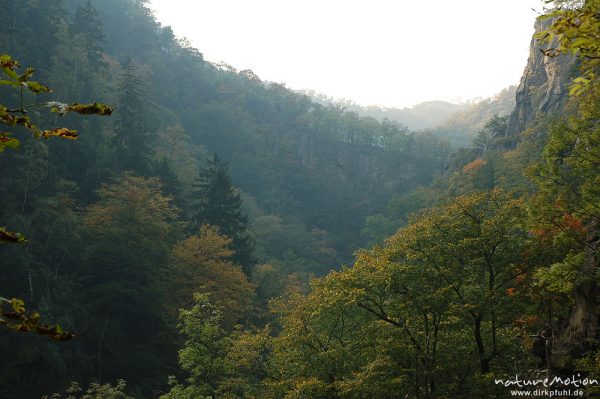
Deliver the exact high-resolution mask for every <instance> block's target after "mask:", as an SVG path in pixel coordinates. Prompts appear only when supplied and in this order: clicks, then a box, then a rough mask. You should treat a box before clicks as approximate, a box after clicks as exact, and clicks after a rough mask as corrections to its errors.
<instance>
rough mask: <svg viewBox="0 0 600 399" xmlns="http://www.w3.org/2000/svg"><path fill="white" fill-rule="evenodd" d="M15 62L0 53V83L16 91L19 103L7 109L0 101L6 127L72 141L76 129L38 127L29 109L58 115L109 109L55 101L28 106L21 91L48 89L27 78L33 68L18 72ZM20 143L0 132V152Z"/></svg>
mask: <svg viewBox="0 0 600 399" xmlns="http://www.w3.org/2000/svg"><path fill="white" fill-rule="evenodd" d="M20 67H21V66H20V64H19V62H18V61H16V60H14V59H12V57H10V56H9V55H6V54H2V55H0V85H4V86H12V87H14V88H15V89H17V90H19V106H18V107H16V108H9V107H8V106H6V105H3V104H0V123H1V124H4V125H8V126H13V127H16V126H19V127H23V128H25V129H27V130H29V131H30V132H31V133H32V134H33V137H34V138H36V139H37V138H40V137H44V138H49V137H53V136H55V137H62V138H66V139H70V140H76V139H77V138H78V137H79V133H78V132H77V130H71V129H68V128H66V127H58V128H53V129H47V130H45V129H41V128H39V127H38V126H37V125H36V124H35V123H33V122H32V121H31V118H29V116H27V114H28V112H29V110H30V109H33V108H39V107H44V108H50V111H51V112H55V113H57V114H59V115H61V116H64V115H66V114H68V113H69V112H76V113H78V114H83V115H111V114H112V108H111V107H109V106H108V105H106V104H101V103H93V104H79V103H73V104H65V103H61V102H58V101H48V102H36V103H32V104H28V105H24V102H23V98H24V92H25V90H28V91H29V92H31V93H33V94H34V95H37V94H44V93H51V92H52V89H50V88H49V87H48V86H45V85H43V84H41V83H39V82H36V81H32V80H31V78H32V77H33V74H34V72H35V70H34V69H33V68H26V69H25V72H24V73H22V74H19V73H18V72H17V71H18V70H19V69H20ZM19 146H20V142H19V140H18V139H16V138H14V137H12V134H11V133H9V132H0V152H3V151H4V150H5V149H6V148H12V149H15V150H16V149H18V148H19Z"/></svg>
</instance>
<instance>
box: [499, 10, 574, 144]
mask: <svg viewBox="0 0 600 399" xmlns="http://www.w3.org/2000/svg"><path fill="white" fill-rule="evenodd" d="M550 23H551V21H550V20H544V21H540V20H538V21H536V23H535V31H536V33H537V32H540V31H543V30H544V29H546V28H547V27H548V25H549V24H550ZM552 47H554V46H553V44H552V43H550V44H548V43H541V42H540V41H539V40H537V39H535V38H533V39H532V40H531V46H530V50H529V59H528V60H527V66H526V67H525V70H524V72H523V76H522V77H521V82H520V84H519V87H518V88H517V93H516V96H515V100H516V101H515V109H514V110H513V112H512V114H511V115H510V119H509V122H508V127H507V131H506V134H507V136H515V135H517V134H519V133H521V132H522V131H523V130H525V129H526V128H527V127H529V126H530V124H531V123H532V122H533V121H535V120H536V118H537V117H538V116H540V115H541V114H546V115H552V114H554V113H558V112H561V111H562V109H563V108H564V106H565V104H566V102H567V100H568V93H569V90H568V85H569V81H570V79H571V75H572V74H571V71H572V70H573V68H574V66H575V65H574V64H575V59H574V58H573V57H570V56H566V55H562V54H561V55H558V56H556V57H549V56H547V55H544V53H543V52H542V50H545V49H548V48H552Z"/></svg>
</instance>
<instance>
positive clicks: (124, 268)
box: [0, 0, 600, 399]
mask: <svg viewBox="0 0 600 399" xmlns="http://www.w3.org/2000/svg"><path fill="white" fill-rule="evenodd" d="M550 5H551V6H553V7H554V8H553V9H550V10H547V12H548V13H549V14H551V17H552V18H551V19H542V20H543V21H545V22H538V23H537V25H536V27H537V32H536V37H535V39H534V40H533V41H532V50H531V56H530V59H529V63H528V66H527V68H526V70H525V73H524V77H523V79H522V81H521V83H520V85H519V87H518V88H517V89H516V91H513V90H512V89H511V90H507V91H506V92H503V93H502V94H501V95H499V96H498V98H497V99H496V100H495V101H490V102H487V103H485V104H482V105H480V106H479V108H477V109H474V110H472V111H465V112H464V113H463V114H460V115H458V116H456V118H455V120H454V122H448V123H447V125H446V126H447V127H448V130H447V133H448V134H446V136H448V137H449V138H450V139H452V140H454V144H456V143H457V140H456V138H459V139H458V141H461V140H462V141H466V138H467V137H472V141H470V142H467V143H465V144H467V145H465V148H460V149H456V148H454V147H452V146H451V144H450V143H449V141H447V140H446V139H444V138H440V137H439V136H440V135H441V134H440V132H441V130H440V129H438V132H419V133H415V132H412V131H411V130H409V129H408V128H407V127H405V126H403V125H401V124H399V123H397V122H391V121H390V120H388V119H383V120H382V121H378V120H377V119H375V118H372V117H361V116H359V114H357V113H355V112H350V111H348V110H346V109H344V107H342V106H339V105H330V106H328V105H323V104H319V103H317V102H315V101H313V100H312V99H311V98H310V97H308V96H305V95H302V94H298V93H295V92H293V91H291V90H289V89H287V88H286V87H285V86H284V85H282V84H277V83H271V82H263V81H261V80H260V79H259V77H257V76H256V75H255V74H254V73H253V72H252V71H250V70H244V71H236V70H234V69H233V68H232V67H229V66H227V65H224V64H220V65H215V64H212V63H210V62H207V61H205V60H204V59H203V56H202V52H201V51H202V49H195V48H193V47H192V46H191V45H190V44H189V43H188V42H186V41H185V40H181V39H178V38H176V37H175V36H174V35H173V32H172V30H171V28H170V27H165V26H161V25H160V24H159V23H158V22H157V21H156V19H155V17H154V15H153V13H152V10H151V5H150V4H149V3H148V2H147V1H145V0H96V1H92V0H47V1H34V0H17V1H15V0H0V10H2V12H1V13H0V68H1V69H0V71H1V72H0V74H1V75H2V76H1V78H0V93H1V97H0V98H1V100H0V123H2V126H3V127H2V130H1V133H0V171H1V172H2V173H1V174H2V177H1V178H0V199H1V202H2V204H3V206H2V207H1V208H0V276H1V279H0V356H1V358H2V362H1V363H0V370H1V373H0V397H2V398H6V399H24V398H42V397H48V398H53V399H59V398H63V397H65V398H82V399H83V398H97V399H113V398H163V399H179V398H182V399H185V398H187V399H198V398H289V399H291V398H331V399H333V398H375V397H376V398H397V397H401V398H449V397H458V398H463V397H464V398H486V397H496V398H503V397H511V391H510V389H509V388H507V387H506V386H504V385H502V384H498V383H496V382H495V380H498V379H502V380H508V379H511V378H514V377H515V376H517V378H521V380H532V379H540V378H541V379H543V378H554V377H556V376H559V377H565V376H579V377H578V378H581V379H583V378H588V379H589V380H593V379H598V378H600V362H599V361H598V359H600V355H599V352H598V338H600V337H598V331H599V329H600V317H599V309H598V306H599V301H600V298H598V293H599V288H598V284H599V280H598V268H599V267H600V265H599V259H600V258H599V256H598V251H599V250H600V249H599V248H598V245H600V244H599V242H600V240H599V239H598V237H599V235H600V222H599V220H600V215H599V213H598V209H600V192H598V187H600V180H599V176H600V173H599V172H600V170H599V165H598V159H600V153H598V151H599V150H598V148H600V147H599V146H598V144H600V136H599V134H600V132H599V130H598V123H597V121H598V120H599V118H600V115H599V114H600V106H599V104H600V98H599V95H600V86H599V84H598V79H597V74H598V72H599V71H598V68H599V65H600V62H599V61H598V59H600V53H599V50H598V49H599V45H598V43H600V39H599V37H600V18H599V17H598V15H599V11H600V2H599V1H598V0H586V1H582V2H574V1H554V2H551V4H550ZM532 23H533V21H532ZM28 67H32V68H33V69H29V68H28ZM544 71H545V72H544ZM512 93H516V107H515V108H514V109H513V110H512V112H509V111H508V110H507V109H506V108H507V107H509V104H512V100H511V98H510V97H511V94H512ZM548 93H550V94H548ZM554 94H557V95H558V94H559V95H560V101H551V100H552V98H551V95H554ZM549 96H550V97H549ZM548 99H549V100H548ZM550 103H551V104H552V106H545V105H543V104H550ZM540 104H542V105H540ZM509 114H510V115H509ZM461 115H462V116H461ZM465 120H467V122H464V121H465ZM38 126H39V128H38ZM474 126H475V127H474ZM516 126H517V127H516ZM469 129H471V130H470V131H467V130H469ZM361 248H362V249H361ZM45 323H47V324H45ZM563 385H564V386H561V389H562V388H565V389H566V388H570V389H574V387H572V386H569V384H563ZM519 388H523V387H519ZM554 388H558V387H552V388H548V389H554ZM577 388H578V389H580V390H581V391H582V392H585V394H586V395H588V396H589V397H592V395H594V394H596V393H597V392H598V389H599V388H600V387H599V384H598V383H590V384H580V386H578V387H577ZM528 389H529V388H527V387H525V388H523V390H525V391H527V390H528ZM53 393H54V395H53ZM44 395H46V396H44ZM562 395H563V396H564V395H565V394H562ZM554 396H555V397H558V396H560V394H558V395H557V394H554ZM578 396H581V395H579V394H578Z"/></svg>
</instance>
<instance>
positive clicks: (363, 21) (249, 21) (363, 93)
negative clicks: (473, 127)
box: [151, 0, 543, 108]
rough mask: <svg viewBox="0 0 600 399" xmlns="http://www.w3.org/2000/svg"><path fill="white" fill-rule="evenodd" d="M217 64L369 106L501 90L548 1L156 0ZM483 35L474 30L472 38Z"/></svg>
mask: <svg viewBox="0 0 600 399" xmlns="http://www.w3.org/2000/svg"><path fill="white" fill-rule="evenodd" d="M151 7H152V8H153V9H154V10H155V12H156V17H157V19H158V21H160V22H161V23H162V24H163V25H170V26H171V27H172V29H173V31H174V33H175V34H176V35H177V36H178V37H185V38H187V39H188V40H189V41H190V43H191V45H192V46H194V47H197V48H198V49H199V50H200V51H201V52H202V53H203V55H204V57H205V58H206V59H207V60H209V61H211V62H221V61H223V62H226V63H227V64H229V65H231V66H233V67H234V68H236V69H238V70H244V69H251V70H252V71H253V72H254V73H256V74H257V75H258V76H259V77H260V78H261V79H262V80H265V81H273V82H278V83H285V84H286V86H287V87H289V88H290V89H293V90H303V89H305V90H314V91H315V92H319V93H323V94H325V95H327V96H331V97H334V98H340V99H341V98H344V99H348V100H351V101H353V102H355V103H358V104H360V105H380V106H384V107H398V108H402V107H410V106H413V105H415V104H418V103H421V102H424V101H430V100H443V101H450V102H461V101H466V100H473V99H477V98H486V97H490V96H493V95H495V94H496V93H498V92H500V91H501V90H502V89H504V88H506V87H508V86H510V85H514V84H517V83H518V81H519V78H520V76H521V74H522V72H523V68H524V66H525V62H526V60H527V55H528V51H529V42H530V40H531V35H532V33H533V22H534V20H535V17H536V16H538V13H539V12H542V10H543V2H542V1H540V0H504V1H502V2H500V1H479V0H457V1H452V2H448V1H440V0H435V1H428V2H412V1H411V2H409V1H389V0H371V1H362V0H360V1H359V0H351V1H341V0H327V1H317V0H303V1H277V0H259V1H253V2H248V1H243V0H228V1H204V0H200V1H189V0H152V1H151ZM474 32H475V34H473V33H474Z"/></svg>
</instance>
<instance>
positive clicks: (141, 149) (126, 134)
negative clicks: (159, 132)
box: [115, 59, 150, 175]
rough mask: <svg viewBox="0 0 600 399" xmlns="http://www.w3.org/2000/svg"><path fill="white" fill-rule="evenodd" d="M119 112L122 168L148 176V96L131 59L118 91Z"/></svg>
mask: <svg viewBox="0 0 600 399" xmlns="http://www.w3.org/2000/svg"><path fill="white" fill-rule="evenodd" d="M117 91H118V93H117V95H118V102H117V103H118V108H117V109H118V112H117V114H115V116H116V118H115V119H116V124H115V133H116V136H115V141H116V143H115V144H116V147H117V160H118V162H119V164H120V165H119V166H120V167H121V168H122V169H125V170H131V171H133V172H135V173H137V174H141V175H145V174H146V173H147V172H148V170H149V166H150V165H149V157H150V155H149V154H150V143H149V137H150V132H149V129H148V127H147V124H146V120H145V113H146V108H147V105H148V104H147V102H148V101H147V95H146V93H145V82H144V80H143V79H142V78H141V76H140V72H139V70H138V67H137V66H136V65H135V64H134V63H133V62H132V61H131V60H129V59H128V60H127V61H126V62H125V65H124V67H123V72H122V73H121V75H120V76H119V83H118V88H117Z"/></svg>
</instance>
